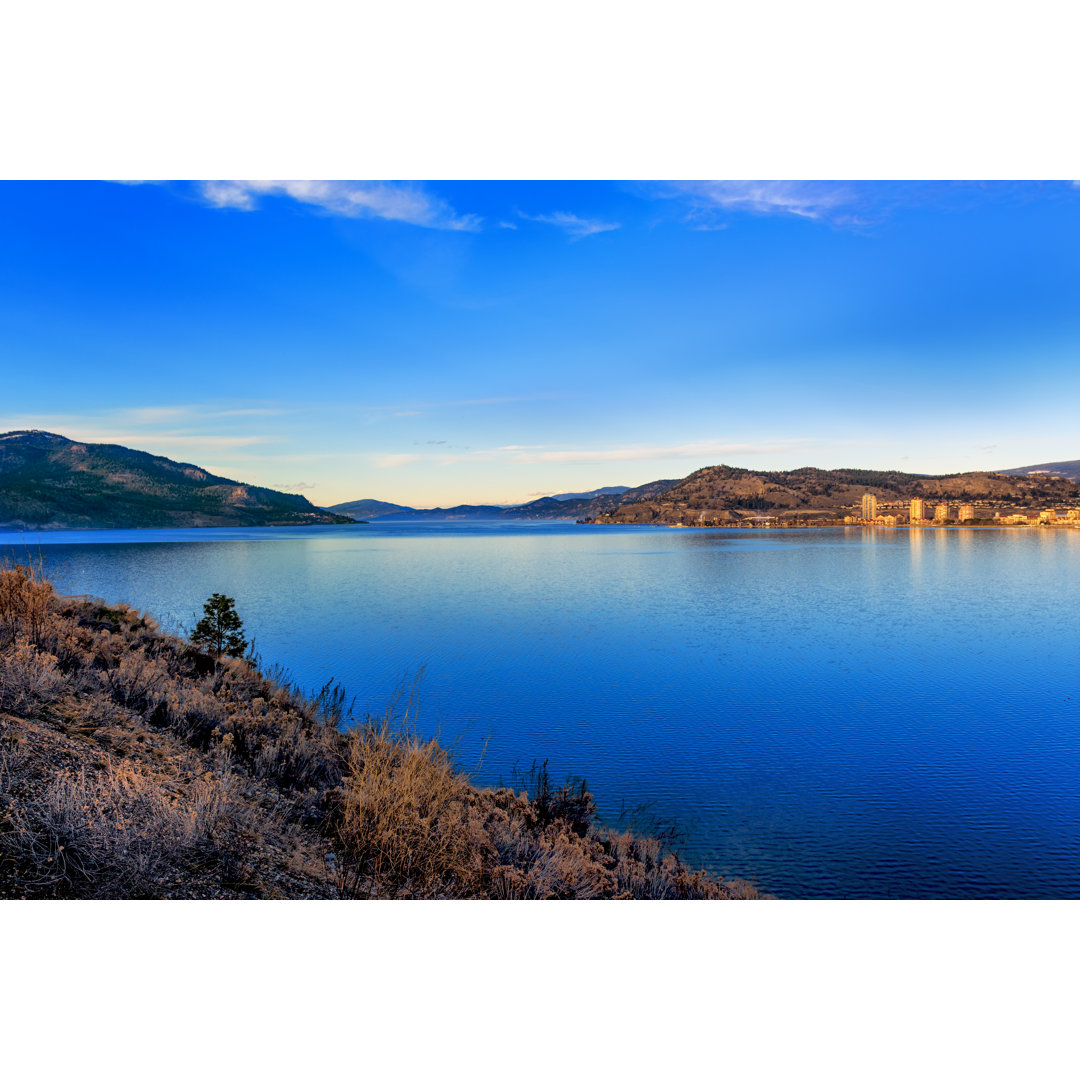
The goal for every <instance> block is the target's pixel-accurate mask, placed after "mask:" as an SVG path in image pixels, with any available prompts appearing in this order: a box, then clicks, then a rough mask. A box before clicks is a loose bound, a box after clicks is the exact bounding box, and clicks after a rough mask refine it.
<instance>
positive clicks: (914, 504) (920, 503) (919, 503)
mask: <svg viewBox="0 0 1080 1080" xmlns="http://www.w3.org/2000/svg"><path fill="white" fill-rule="evenodd" d="M925 520H926V500H925V499H912V500H911V522H912V524H914V523H915V522H916V521H925Z"/></svg>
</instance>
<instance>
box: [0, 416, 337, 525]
mask: <svg viewBox="0 0 1080 1080" xmlns="http://www.w3.org/2000/svg"><path fill="white" fill-rule="evenodd" d="M352 520H353V519H351V518H348V517H344V516H341V515H339V514H332V513H327V512H326V511H324V510H320V509H318V508H317V507H315V506H312V505H311V503H309V502H308V501H307V499H305V498H304V497H303V496H302V495H288V494H286V493H284V492H281V491H273V490H272V489H270V488H264V487H256V486H254V485H252V484H244V483H240V482H239V481H237V480H229V479H228V478H226V477H224V476H214V475H213V474H212V473H208V472H206V471H205V470H204V469H200V468H199V467H198V466H197V465H190V464H187V463H185V462H179V461H172V460H171V459H169V458H166V457H158V456H156V455H154V454H147V453H144V452H143V451H142V450H129V449H128V448H127V447H125V446H115V445H112V444H107V443H81V442H75V441H73V440H72V439H66V438H64V436H63V435H54V434H52V433H51V432H48V431H9V432H7V433H6V434H3V435H0V528H8V529H35V530H36V529H144V528H161V527H173V528H189V527H194V526H203V525H328V524H349V523H352Z"/></svg>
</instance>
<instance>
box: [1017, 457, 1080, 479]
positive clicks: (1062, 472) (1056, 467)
mask: <svg viewBox="0 0 1080 1080" xmlns="http://www.w3.org/2000/svg"><path fill="white" fill-rule="evenodd" d="M1002 471H1003V472H1004V473H1005V475H1006V476H1034V475H1036V474H1037V473H1048V474H1049V475H1051V476H1064V477H1065V478H1066V479H1068V480H1080V461H1048V462H1047V463H1046V464H1045V465H1025V466H1023V468H1020V469H1003V470H1002Z"/></svg>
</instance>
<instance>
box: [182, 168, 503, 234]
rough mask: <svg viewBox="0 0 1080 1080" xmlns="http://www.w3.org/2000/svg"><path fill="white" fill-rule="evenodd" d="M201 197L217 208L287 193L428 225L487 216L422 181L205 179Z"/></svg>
mask: <svg viewBox="0 0 1080 1080" xmlns="http://www.w3.org/2000/svg"><path fill="white" fill-rule="evenodd" d="M199 190H200V192H201V194H202V196H203V198H204V199H205V200H206V201H207V202H208V203H209V204H210V205H211V206H213V207H216V208H217V209H219V210H246V211H251V210H256V209H258V206H259V200H260V199H262V198H265V197H278V198H289V199H293V200H295V201H296V202H299V203H303V204H304V205H306V206H314V207H317V208H318V209H320V210H323V211H326V212H327V213H330V214H336V215H339V216H341V217H351V218H381V219H382V220H384V221H398V222H402V223H404V224H407V225H418V226H420V227H421V228H425V229H444V230H450V231H452V232H476V231H477V230H478V229H479V228H480V226H481V223H482V222H483V218H481V217H479V216H478V215H476V214H458V213H457V212H456V211H455V210H454V209H453V207H451V206H450V205H449V203H447V202H446V201H445V200H443V199H440V198H438V197H437V196H435V195H432V194H431V193H430V192H427V191H425V190H424V189H423V188H422V187H421V186H420V185H418V184H399V183H392V182H389V181H367V180H205V181H202V182H201V184H200V185H199Z"/></svg>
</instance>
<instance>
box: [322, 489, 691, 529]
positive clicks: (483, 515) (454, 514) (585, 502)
mask: <svg viewBox="0 0 1080 1080" xmlns="http://www.w3.org/2000/svg"><path fill="white" fill-rule="evenodd" d="M677 483H678V481H677V480H654V481H653V482H652V483H650V484H643V485H642V486H641V487H636V488H628V487H618V486H616V487H607V488H597V489H596V490H595V491H585V492H567V493H566V494H563V495H547V496H545V497H544V498H542V499H534V500H533V501H532V502H527V503H522V504H521V505H520V506H491V505H479V506H474V505H471V504H469V503H465V504H462V505H461V506H450V507H441V506H440V507H435V508H434V509H431V510H416V509H414V508H413V507H411V506H399V505H398V504H396V503H386V502H380V501H379V500H378V499H356V500H354V501H352V502H344V503H337V504H335V505H334V506H331V507H330V508H329V509H331V510H333V511H334V512H335V513H340V514H350V515H354V516H357V517H363V518H364V519H365V520H367V521H385V522H391V521H392V522H401V521H577V520H578V519H579V518H581V517H582V516H584V515H585V514H599V513H604V512H605V511H610V510H614V509H616V508H617V507H619V506H621V505H622V504H623V503H624V502H626V501H630V502H633V501H634V500H636V499H647V498H654V497H656V496H658V495H660V494H661V493H662V492H664V491H666V490H667V489H668V488H669V487H671V486H672V485H673V484H677ZM384 507H389V509H383V508H384Z"/></svg>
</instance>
